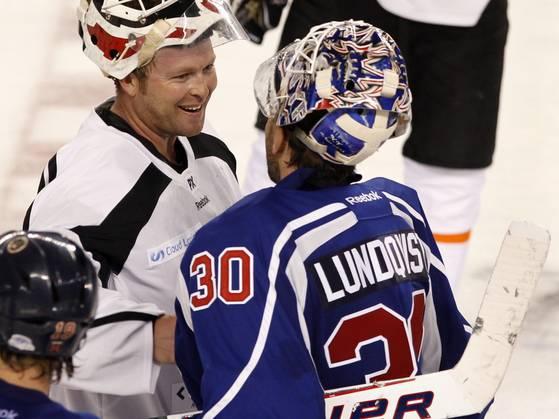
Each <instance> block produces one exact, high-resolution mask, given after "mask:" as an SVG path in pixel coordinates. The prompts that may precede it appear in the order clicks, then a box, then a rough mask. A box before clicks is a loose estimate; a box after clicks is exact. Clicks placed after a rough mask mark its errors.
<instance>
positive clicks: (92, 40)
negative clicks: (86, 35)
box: [91, 35, 97, 45]
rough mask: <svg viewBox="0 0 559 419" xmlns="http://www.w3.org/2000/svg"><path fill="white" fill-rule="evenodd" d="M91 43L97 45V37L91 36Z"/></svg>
mask: <svg viewBox="0 0 559 419" xmlns="http://www.w3.org/2000/svg"><path fill="white" fill-rule="evenodd" d="M91 43H92V44H93V45H97V37H96V36H95V35H91Z"/></svg>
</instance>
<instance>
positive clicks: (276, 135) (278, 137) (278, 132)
mask: <svg viewBox="0 0 559 419" xmlns="http://www.w3.org/2000/svg"><path fill="white" fill-rule="evenodd" d="M271 131H272V133H271V134H272V153H273V154H281V153H284V152H285V151H286V149H287V148H288V141H287V133H286V132H285V129H284V128H283V127H278V126H277V125H276V124H273V125H272V128H271Z"/></svg>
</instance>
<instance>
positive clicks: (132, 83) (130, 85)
mask: <svg viewBox="0 0 559 419" xmlns="http://www.w3.org/2000/svg"><path fill="white" fill-rule="evenodd" d="M117 83H118V85H119V87H120V90H122V91H123V92H124V93H126V94H127V95H129V96H136V95H137V94H138V92H139V90H140V79H139V78H138V76H137V75H136V74H134V73H130V74H129V75H127V76H126V77H125V78H123V79H122V80H118V81H117Z"/></svg>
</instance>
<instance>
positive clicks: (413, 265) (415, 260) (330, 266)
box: [311, 230, 428, 304]
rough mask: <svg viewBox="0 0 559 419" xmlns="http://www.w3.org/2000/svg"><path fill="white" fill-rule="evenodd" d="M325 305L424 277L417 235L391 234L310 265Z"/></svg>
mask: <svg viewBox="0 0 559 419" xmlns="http://www.w3.org/2000/svg"><path fill="white" fill-rule="evenodd" d="M311 270H312V271H313V273H314V276H315V278H316V281H317V283H318V288H319V289H320V290H321V291H322V297H323V298H322V300H323V302H324V303H325V304H331V303H335V302H337V301H339V300H346V299H349V298H355V297H358V296H361V295H363V294H366V293H369V292H372V291H374V290H376V289H379V288H381V287H385V286H387V285H390V284H395V283H401V282H404V281H410V280H412V279H418V278H421V277H427V270H428V259H427V254H426V252H425V249H424V247H423V245H422V242H421V240H420V239H419V236H418V235H417V233H415V232H414V231H411V230H407V231H401V232H397V233H392V234H389V235H385V236H380V237H377V238H375V239H373V240H368V241H365V242H361V243H357V244H354V245H352V246H351V247H349V248H347V249H344V250H341V251H339V252H337V253H335V254H332V255H329V256H326V257H322V258H321V259H319V260H317V261H316V262H314V263H312V264H311Z"/></svg>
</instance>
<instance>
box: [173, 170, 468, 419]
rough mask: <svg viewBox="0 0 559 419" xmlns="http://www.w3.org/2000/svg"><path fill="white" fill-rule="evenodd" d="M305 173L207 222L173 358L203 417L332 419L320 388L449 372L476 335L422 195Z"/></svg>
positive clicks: (182, 292) (182, 295) (186, 280)
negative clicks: (329, 182) (317, 181)
mask: <svg viewBox="0 0 559 419" xmlns="http://www.w3.org/2000/svg"><path fill="white" fill-rule="evenodd" d="M307 176H308V171H307V170H305V169H303V170H298V171H297V172H295V173H293V174H292V175H290V176H289V177H287V178H286V179H284V180H283V181H282V182H280V183H279V184H278V185H277V186H276V187H274V188H270V189H266V190H263V191H259V192H257V193H255V194H252V195H250V196H248V197H246V198H245V199H243V200H241V201H240V202H238V203H237V204H236V205H234V206H233V207H231V208H230V209H229V210H227V211H226V212H225V213H223V214H222V215H220V216H218V217H217V218H215V219H214V220H212V221H211V222H210V223H208V224H207V225H205V226H204V227H202V228H201V229H200V230H199V231H198V232H197V233H196V235H195V237H194V239H193V241H192V243H191V244H190V246H189V248H188V250H187V252H186V254H185V257H184V259H183V261H182V264H181V271H182V278H181V280H180V281H179V291H178V298H177V302H176V311H177V318H178V319H177V334H176V347H175V351H176V354H175V355H176V360H177V364H178V366H179V368H180V370H181V372H182V375H183V379H184V381H185V383H186V385H187V387H188V389H189V391H190V393H191V395H192V397H193V399H194V400H195V402H196V403H197V404H198V406H199V407H200V408H201V409H203V410H204V412H205V415H204V418H214V417H219V418H229V419H231V418H247V417H250V418H257V417H259V418H285V417H297V418H299V417H300V418H307V419H308V418H311V419H312V418H317V419H318V418H320V419H323V418H324V403H323V391H324V390H327V389H333V388H338V387H344V386H350V385H357V384H364V383H368V382H372V381H374V380H386V379H393V378H401V377H409V376H414V375H416V374H422V373H428V372H435V371H439V370H443V369H448V368H451V367H453V366H454V365H455V364H456V363H457V361H458V360H459V359H460V357H461V355H462V353H463V351H464V348H465V346H466V344H467V341H468V339H469V335H470V331H471V329H470V327H469V325H468V324H467V322H466V321H465V320H464V318H463V317H462V315H461V314H460V312H459V311H458V309H457V307H456V303H455V301H454V298H453V295H452V292H451V290H450V287H449V284H448V281H447V278H446V276H445V274H444V265H443V263H442V261H441V256H440V253H439V250H438V249H437V246H436V244H435V241H434V239H433V236H432V233H431V231H430V229H429V225H428V223H427V220H426V218H425V214H424V213H423V210H422V208H421V205H420V203H419V200H418V197H417V194H416V193H415V191H414V190H412V189H410V188H408V187H405V186H403V185H401V184H398V183H396V182H393V181H390V180H387V179H384V178H375V179H372V180H369V181H367V182H362V183H357V184H351V185H347V186H340V187H333V188H326V189H320V190H312V189H308V188H306V187H305V178H306V177H307Z"/></svg>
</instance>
